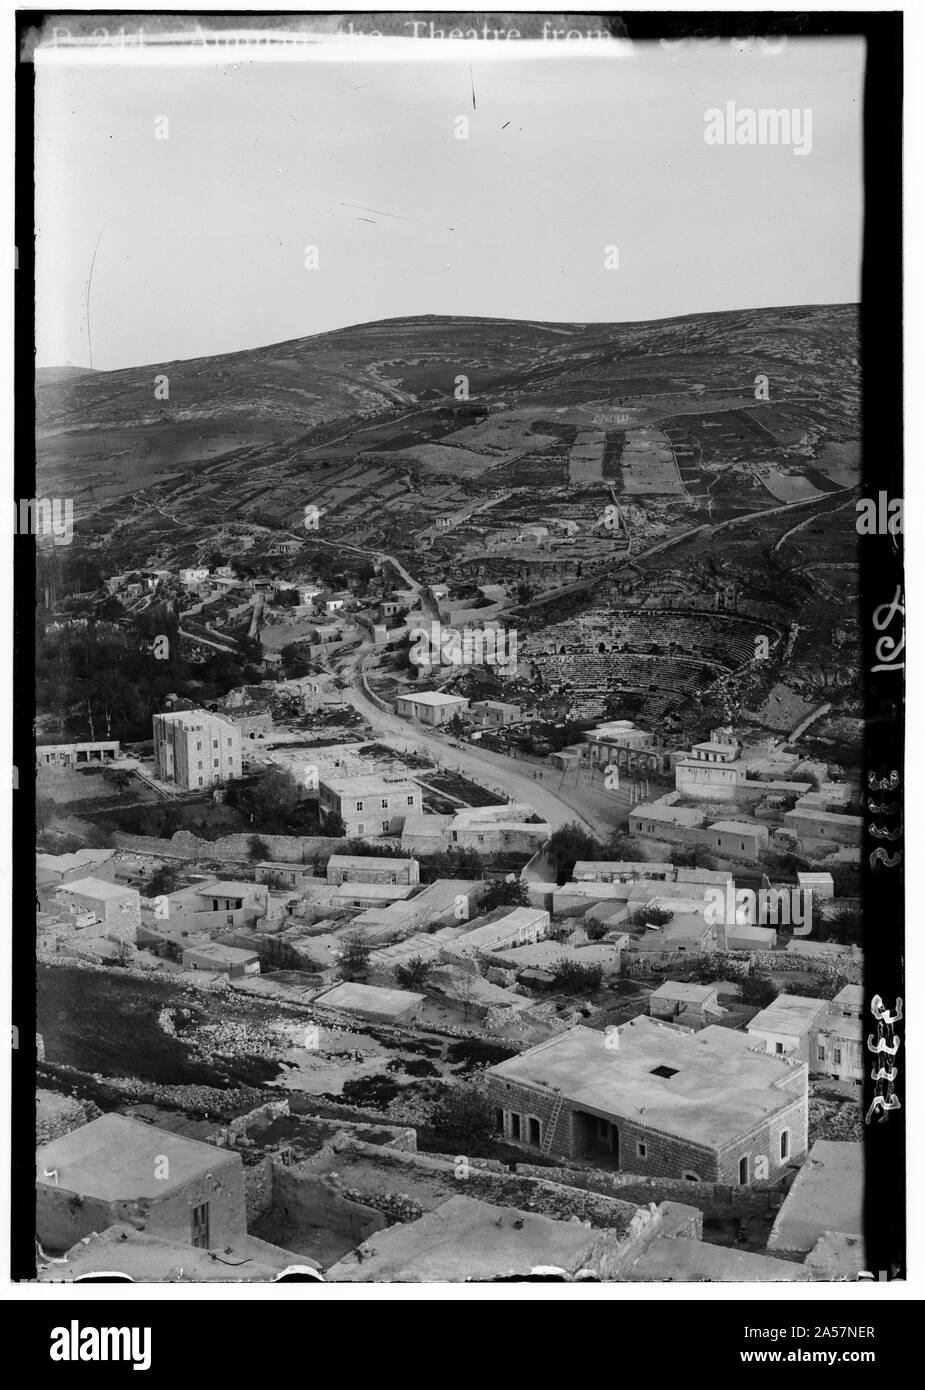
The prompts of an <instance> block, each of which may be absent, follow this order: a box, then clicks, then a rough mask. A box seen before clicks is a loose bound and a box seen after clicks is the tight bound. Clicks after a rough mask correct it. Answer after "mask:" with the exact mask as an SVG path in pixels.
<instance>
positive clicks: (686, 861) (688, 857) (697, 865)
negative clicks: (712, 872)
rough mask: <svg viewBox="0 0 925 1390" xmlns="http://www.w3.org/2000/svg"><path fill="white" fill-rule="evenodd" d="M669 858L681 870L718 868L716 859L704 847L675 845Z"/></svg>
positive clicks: (670, 851) (669, 853)
mask: <svg viewBox="0 0 925 1390" xmlns="http://www.w3.org/2000/svg"><path fill="white" fill-rule="evenodd" d="M668 858H669V859H670V861H671V863H672V864H675V865H676V866H677V867H678V868H680V869H715V868H716V860H715V858H714V857H713V855H712V854H711V853H710V851H709V850H708V849H707V848H706V847H705V846H704V845H674V846H673V847H672V848H671V849H670V850H669V852H668Z"/></svg>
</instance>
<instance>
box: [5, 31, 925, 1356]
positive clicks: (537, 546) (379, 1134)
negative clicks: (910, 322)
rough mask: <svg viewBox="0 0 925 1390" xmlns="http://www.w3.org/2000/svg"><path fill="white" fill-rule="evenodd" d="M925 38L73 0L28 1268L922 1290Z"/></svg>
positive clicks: (32, 848) (42, 521) (247, 1280)
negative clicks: (911, 1204) (906, 913)
mask: <svg viewBox="0 0 925 1390" xmlns="http://www.w3.org/2000/svg"><path fill="white" fill-rule="evenodd" d="M737 20H738V21H741V22H739V23H737ZM902 22H903V16H902V14H901V13H900V12H895V13H886V12H882V11H881V12H877V13H872V14H859V13H857V12H854V11H848V12H844V13H824V12H822V11H813V12H809V13H800V14H798V13H796V12H789V11H777V12H774V13H767V14H761V15H751V16H744V17H743V16H734V15H729V14H727V13H723V12H717V13H715V14H713V13H694V12H692V11H684V12H680V11H679V12H674V13H670V14H669V13H661V12H658V11H651V12H650V11H645V12H638V13H630V12H626V13H621V14H615V13H607V14H604V13H597V12H594V13H581V14H561V13H559V14H556V13H552V12H548V13H547V12H535V13H534V12H530V13H524V12H510V13H489V12H479V13H478V14H475V13H467V12H452V13H451V12H430V11H428V12H398V11H390V12H388V13H384V14H383V13H377V14H368V13H367V14H364V13H359V12H350V13H346V12H345V13H343V14H332V13H320V12H319V13H312V12H301V13H289V14H286V13H279V14H274V13H270V12H266V11H262V12H243V13H239V14H235V13H233V12H229V13H228V14H220V13H218V12H215V11H210V12H204V13H201V14H200V13H193V12H189V13H186V12H172V13H167V12H156V11H148V12H141V11H137V12H132V13H119V14H115V13H112V14H108V13H104V12H97V13H92V14H91V13H88V12H85V11H62V12H61V13H50V12H49V13H45V12H42V13H39V12H34V13H33V12H30V11H19V13H18V39H17V42H18V44H19V53H18V68H19V71H18V73H17V85H18V89H19V90H18V96H17V101H18V125H19V132H18V140H19V145H18V160H19V162H20V164H22V165H24V166H25V167H24V168H21V169H20V171H19V175H18V177H19V178H20V179H22V180H23V181H24V184H23V186H21V188H20V191H19V195H18V204H19V206H18V213H17V217H18V234H17V240H18V260H17V267H18V268H17V276H18V277H19V278H18V280H17V291H16V293H17V329H16V332H17V339H18V345H17V364H18V365H17V406H16V410H17V426H16V429H17V459H16V473H17V481H16V489H17V491H16V501H15V532H16V535H15V540H14V554H15V560H16V602H17V628H16V658H15V659H16V666H15V679H16V682H17V693H16V696H15V710H14V713H15V715H16V719H17V721H18V722H17V732H16V734H15V735H14V762H15V764H16V769H18V770H16V771H14V788H15V790H14V791H13V792H12V797H13V805H14V821H15V825H14V832H15V836H16V848H15V854H14V864H13V872H14V877H15V879H17V880H18V887H17V894H18V901H19V903H20V906H19V908H18V909H17V912H16V921H15V928H16V930H15V933H14V935H15V938H16V941H15V945H14V953H15V954H14V961H13V964H14V974H15V981H14V984H15V987H16V989H17V990H18V991H21V998H20V1002H19V1003H17V1004H16V1005H15V1007H14V1013H13V1023H14V1024H16V1023H17V1018H18V1019H20V1020H22V1022H21V1023H19V1025H18V1028H16V1027H14V1030H13V1031H14V1101H15V1103H16V1107H17V1116H18V1118H17V1119H16V1121H15V1123H14V1126H13V1128H14V1141H15V1142H17V1143H19V1145H20V1151H21V1152H22V1153H23V1154H24V1159H23V1164H22V1165H21V1171H20V1178H21V1179H22V1189H21V1197H20V1198H19V1199H18V1201H17V1206H18V1211H17V1218H16V1221H17V1223H18V1225H19V1227H20V1228H21V1229H20V1230H19V1235H20V1236H21V1237H22V1240H21V1242H20V1245H21V1249H20V1254H19V1257H18V1267H17V1263H16V1261H15V1260H14V1280H16V1279H18V1280H23V1281H31V1282H32V1283H33V1284H34V1285H36V1286H37V1287H39V1288H40V1289H41V1286H44V1285H47V1286H61V1285H68V1284H74V1283H76V1282H86V1281H88V1280H90V1281H93V1280H100V1279H104V1278H105V1279H108V1280H110V1281H112V1280H120V1281H128V1280H131V1281H132V1282H134V1283H136V1284H144V1285H149V1286H155V1285H166V1286H171V1291H172V1292H173V1293H174V1294H176V1295H180V1296H182V1295H183V1294H184V1293H187V1294H188V1293H189V1292H190V1290H191V1289H192V1288H194V1286H201V1285H208V1286H227V1285H242V1284H247V1285H266V1284H270V1283H273V1282H274V1281H275V1282H280V1281H291V1280H296V1281H301V1282H303V1283H312V1282H314V1283H317V1284H319V1285H321V1284H322V1283H323V1284H324V1285H337V1286H340V1294H341V1295H342V1296H343V1297H345V1298H346V1297H349V1296H351V1294H352V1293H353V1292H354V1290H353V1286H355V1285H381V1286H387V1288H389V1289H398V1288H399V1287H401V1286H405V1288H406V1289H407V1286H416V1287H417V1292H416V1293H412V1294H411V1296H413V1297H427V1296H428V1293H427V1289H428V1287H431V1286H433V1287H435V1288H436V1287H437V1286H441V1287H446V1286H455V1287H457V1288H462V1287H463V1286H466V1285H479V1286H483V1287H484V1288H485V1289H486V1290H487V1289H488V1287H489V1286H499V1287H500V1286H502V1285H504V1284H506V1283H513V1284H520V1285H524V1286H526V1285H527V1284H530V1285H533V1284H539V1283H546V1284H549V1285H550V1286H553V1285H567V1284H579V1283H580V1284H582V1285H583V1286H586V1288H587V1291H588V1293H589V1295H592V1294H593V1293H594V1289H593V1286H594V1285H600V1284H608V1285H626V1286H648V1289H647V1290H641V1289H640V1288H639V1287H637V1294H636V1296H639V1297H645V1298H658V1297H659V1296H660V1294H661V1291H662V1288H664V1286H668V1285H672V1286H678V1285H681V1286H684V1287H685V1288H686V1289H687V1290H688V1291H689V1292H690V1291H691V1290H694V1289H695V1288H696V1286H702V1285H708V1284H709V1285H716V1284H723V1285H735V1286H748V1287H749V1288H750V1289H751V1291H752V1292H751V1295H750V1296H751V1297H754V1298H757V1299H767V1298H771V1297H774V1296H775V1294H779V1293H780V1290H781V1286H783V1285H790V1284H794V1283H797V1284H801V1285H804V1286H806V1285H819V1284H822V1285H826V1286H829V1287H830V1288H832V1289H837V1288H838V1287H842V1288H843V1287H844V1286H848V1285H850V1286H852V1290H853V1293H854V1294H855V1295H856V1296H857V1297H861V1298H863V1297H864V1296H865V1295H868V1296H869V1297H873V1296H874V1295H876V1294H877V1292H878V1291H880V1290H882V1289H883V1285H884V1284H885V1283H889V1282H891V1281H897V1280H904V1279H905V1278H906V1253H905V1235H904V1231H905V1186H904V1184H905V1176H904V1167H903V1152H904V1142H905V1141H904V1134H905V1130H904V1126H905V1122H906V1107H905V1101H904V1099H903V1097H904V1094H905V1090H904V1087H905V1074H906V1068H905V1062H906V1059H905V1055H904V1048H905V1027H906V1024H905V1019H904V1004H903V997H904V994H905V986H904V982H903V973H902V972H903V877H904V872H905V861H904V848H903V847H904V820H903V798H904V788H905V777H906V773H905V765H904V761H903V721H904V714H903V708H904V641H905V637H904V632H905V629H904V614H905V598H904V589H903V568H902V564H903V561H902V549H903V535H904V530H905V517H904V502H903V432H902V302H901V277H902V245H901V241H900V207H901V196H902V181H901V154H900V151H901V143H902V107H901V92H900V91H899V86H900V85H901V74H902ZM875 88H876V90H875ZM30 165H31V166H32V167H29V166H30ZM33 238H34V240H33ZM875 239H876V240H875ZM33 328H34V333H33ZM33 373H34V390H33V388H32V376H33ZM33 798H34V802H33ZM33 805H34V836H33V828H32V824H31V821H32V819H33V817H32V809H33ZM33 839H34V845H33ZM33 853H34V870H33ZM33 914H34V920H35V934H34V946H33V937H32V934H31V918H32V916H33ZM32 1015H34V1018H33V1017H32ZM33 1130H34V1133H33ZM17 1134H18V1139H17V1138H16V1136H17ZM33 1156H34V1171H35V1179H34V1188H33V1184H32V1178H31V1165H32V1161H33ZM33 1191H34V1197H33ZM14 1235H15V1232H14ZM421 1286H424V1287H421ZM660 1286H661V1287H660ZM47 1292H48V1293H49V1295H51V1294H52V1293H54V1292H55V1290H53V1289H49V1290H48V1291H47ZM214 1292H216V1293H220V1289H219V1288H216V1289H215V1290H214ZM784 1292H785V1293H787V1292H790V1293H791V1294H794V1295H796V1294H798V1293H799V1291H789V1290H784ZM817 1292H818V1290H817ZM57 1293H58V1294H60V1293H61V1290H60V1288H58V1289H57ZM616 1293H618V1294H619V1293H620V1291H619V1290H617V1291H616ZM306 1296H311V1295H308V1294H307V1295H306ZM319 1296H320V1295H319ZM451 1296H453V1295H451ZM519 1296H520V1297H524V1296H526V1294H525V1293H524V1292H521V1294H520V1295H519ZM807 1296H808V1294H807ZM826 1296H828V1295H826ZM806 1306H807V1307H811V1305H810V1304H807V1305H806ZM80 1311H81V1315H82V1317H83V1321H85V1322H90V1323H92V1322H93V1319H92V1318H91V1317H89V1305H87V1304H81V1305H80ZM857 1311H858V1309H857V1307H856V1305H853V1306H852V1308H851V1309H845V1310H844V1312H845V1313H856V1312H857ZM830 1320H831V1319H830ZM129 1321H131V1319H129ZM782 1321H786V1322H788V1324H790V1323H793V1324H801V1323H802V1324H809V1323H811V1322H812V1321H813V1319H812V1318H811V1317H809V1316H808V1315H807V1314H806V1313H805V1311H804V1312H803V1313H802V1314H801V1316H799V1317H797V1316H792V1315H790V1314H788V1315H787V1316H786V1317H785V1318H783V1319H782ZM816 1321H817V1322H818V1321H819V1319H818V1318H817V1319H816ZM840 1321H841V1322H842V1323H844V1322H849V1323H851V1324H852V1326H853V1327H854V1328H855V1332H852V1333H851V1335H850V1338H848V1333H844V1335H843V1337H842V1340H840V1341H839V1340H837V1339H835V1340H831V1339H830V1340H819V1334H820V1333H821V1332H822V1331H823V1329H820V1328H818V1327H816V1328H815V1329H814V1328H813V1327H808V1326H797V1327H796V1328H794V1329H791V1330H790V1339H789V1341H788V1340H786V1339H785V1338H784V1337H783V1335H782V1339H781V1340H780V1341H777V1342H775V1343H774V1346H776V1348H777V1352H779V1353H781V1355H779V1356H778V1355H776V1354H775V1355H773V1356H771V1354H770V1353H769V1352H768V1348H769V1347H770V1346H771V1345H772V1343H771V1342H770V1341H769V1340H768V1334H767V1333H766V1332H765V1331H764V1330H762V1329H761V1328H758V1327H757V1326H756V1328H755V1330H754V1337H753V1339H752V1340H751V1341H749V1340H748V1339H747V1330H746V1340H745V1341H744V1342H743V1343H742V1346H743V1347H744V1348H745V1349H746V1351H743V1354H742V1357H743V1359H746V1360H747V1359H750V1358H751V1357H752V1351H750V1350H748V1348H750V1347H751V1348H753V1349H754V1359H758V1360H762V1359H768V1358H770V1359H773V1360H778V1359H782V1360H785V1361H786V1360H793V1361H799V1360H804V1361H805V1360H810V1361H817V1362H819V1363H820V1364H826V1365H831V1364H834V1362H835V1361H841V1360H845V1361H849V1360H850V1361H853V1362H860V1361H868V1362H871V1363H872V1362H874V1361H875V1360H876V1359H877V1357H878V1353H877V1352H876V1350H875V1349H874V1343H873V1341H872V1340H871V1338H872V1335H873V1327H871V1328H870V1329H869V1333H870V1336H869V1337H868V1338H867V1339H865V1335H864V1330H863V1326H862V1324H864V1323H865V1317H864V1316H861V1317H857V1316H855V1317H845V1316H842V1317H841V1319H840ZM64 1324H65V1325H64V1326H62V1327H60V1328H55V1334H60V1336H57V1338H55V1337H53V1338H52V1350H51V1353H50V1355H51V1359H52V1360H53V1361H58V1360H61V1361H67V1360H78V1359H80V1358H81V1356H83V1353H82V1351H81V1348H82V1347H86V1348H88V1350H87V1354H86V1355H85V1356H83V1359H85V1360H94V1359H106V1354H107V1353H106V1350H105V1344H104V1345H103V1347H102V1349H101V1348H100V1347H98V1346H96V1344H95V1343H93V1338H92V1337H90V1336H89V1333H91V1332H93V1331H94V1329H93V1328H92V1327H91V1328H89V1329H88V1334H87V1335H88V1340H87V1341H86V1342H83V1341H79V1339H80V1337H81V1334H80V1329H79V1328H78V1325H77V1323H76V1322H75V1323H70V1322H68V1321H67V1319H64ZM858 1327H860V1329H861V1330H860V1332H857V1329H858ZM843 1331H844V1330H843ZM800 1333H804V1334H805V1338H801V1337H800V1336H799V1335H798V1334H800ZM814 1333H815V1334H816V1339H815V1340H814V1339H813V1338H814ZM855 1334H857V1335H855ZM94 1335H95V1334H94ZM656 1335H658V1334H656ZM738 1335H739V1336H741V1330H740V1331H739V1334H738ZM846 1338H848V1340H846ZM91 1343H93V1344H92V1345H91ZM126 1345H128V1341H127V1342H126ZM132 1345H133V1347H134V1344H132ZM736 1345H738V1343H737V1344H736ZM798 1348H799V1349H798ZM746 1352H747V1354H746ZM759 1353H760V1354H759ZM144 1355H145V1353H144V1352H143V1350H139V1349H137V1348H135V1349H134V1350H133V1351H132V1352H131V1357H132V1358H133V1359H134V1361H135V1368H136V1369H146V1367H145V1365H144ZM735 1359H736V1361H737V1362H738V1361H739V1359H740V1358H739V1353H738V1351H736V1353H735ZM729 1364H730V1365H731V1364H732V1362H731V1361H730V1363H729ZM679 1365H680V1363H679Z"/></svg>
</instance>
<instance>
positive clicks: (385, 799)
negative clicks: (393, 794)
mask: <svg viewBox="0 0 925 1390" xmlns="http://www.w3.org/2000/svg"><path fill="white" fill-rule="evenodd" d="M382 809H383V811H387V810H388V809H389V798H388V797H387V796H384V797H383V798H382Z"/></svg>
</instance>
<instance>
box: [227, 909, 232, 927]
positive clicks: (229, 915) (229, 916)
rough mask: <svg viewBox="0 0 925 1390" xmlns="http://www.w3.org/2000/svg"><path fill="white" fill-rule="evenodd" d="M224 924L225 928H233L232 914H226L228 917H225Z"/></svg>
mask: <svg viewBox="0 0 925 1390" xmlns="http://www.w3.org/2000/svg"><path fill="white" fill-rule="evenodd" d="M225 924H226V926H229V927H233V926H234V913H232V912H229V913H228V915H227V916H226V918H225Z"/></svg>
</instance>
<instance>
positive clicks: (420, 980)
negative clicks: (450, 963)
mask: <svg viewBox="0 0 925 1390" xmlns="http://www.w3.org/2000/svg"><path fill="white" fill-rule="evenodd" d="M433 968H434V963H433V961H432V960H428V958H427V957H426V956H412V957H411V959H410V960H408V961H406V962H405V964H404V965H397V966H396V967H395V979H396V981H397V983H398V984H399V985H401V987H402V989H417V988H418V986H419V985H423V984H425V983H426V982H427V977H428V975H429V974H430V972H431V970H433Z"/></svg>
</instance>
